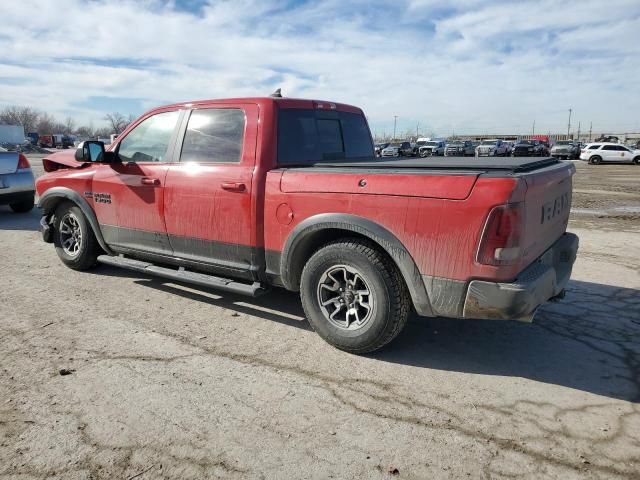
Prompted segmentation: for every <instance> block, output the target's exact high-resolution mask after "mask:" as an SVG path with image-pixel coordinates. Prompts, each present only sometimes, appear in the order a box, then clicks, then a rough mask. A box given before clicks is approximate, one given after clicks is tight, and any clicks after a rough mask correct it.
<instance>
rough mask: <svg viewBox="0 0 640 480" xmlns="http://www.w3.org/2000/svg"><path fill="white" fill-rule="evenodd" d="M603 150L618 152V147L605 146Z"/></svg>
mask: <svg viewBox="0 0 640 480" xmlns="http://www.w3.org/2000/svg"><path fill="white" fill-rule="evenodd" d="M602 150H618V147H617V146H615V145H605V146H604V147H602Z"/></svg>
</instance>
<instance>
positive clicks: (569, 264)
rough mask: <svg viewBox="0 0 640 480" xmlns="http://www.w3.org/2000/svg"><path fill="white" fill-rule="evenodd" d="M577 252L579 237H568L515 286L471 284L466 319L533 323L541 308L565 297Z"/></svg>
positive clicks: (557, 243)
mask: <svg viewBox="0 0 640 480" xmlns="http://www.w3.org/2000/svg"><path fill="white" fill-rule="evenodd" d="M577 252H578V237H577V236H576V235H574V234H572V233H565V234H564V235H563V236H562V237H560V239H558V241H556V243H554V244H553V246H552V247H551V248H549V249H548V250H547V251H546V252H545V253H544V254H543V255H542V256H541V257H540V258H538V260H536V261H535V262H534V263H533V264H531V265H530V266H529V267H527V268H526V269H525V270H524V271H522V272H521V273H520V275H518V278H517V279H516V280H515V281H514V282H513V283H495V282H487V281H484V280H472V281H471V282H470V283H469V287H468V288H467V293H466V297H465V300H464V306H463V311H462V316H463V318H477V319H490V320H520V321H525V322H530V321H532V320H533V316H534V314H535V312H536V310H537V308H538V307H539V306H540V305H542V304H543V303H545V302H546V301H548V300H549V299H551V298H553V297H556V296H558V295H561V294H562V293H563V290H564V288H565V286H566V285H567V282H568V281H569V278H570V277H571V270H572V268H573V264H574V262H575V260H576V255H577Z"/></svg>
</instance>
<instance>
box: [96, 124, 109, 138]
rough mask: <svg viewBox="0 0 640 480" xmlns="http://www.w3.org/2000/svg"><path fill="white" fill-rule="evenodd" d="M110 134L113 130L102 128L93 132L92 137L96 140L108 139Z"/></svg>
mask: <svg viewBox="0 0 640 480" xmlns="http://www.w3.org/2000/svg"><path fill="white" fill-rule="evenodd" d="M112 133H113V130H111V127H102V128H98V129H96V131H95V132H93V135H94V137H96V138H109V135H111V134H112Z"/></svg>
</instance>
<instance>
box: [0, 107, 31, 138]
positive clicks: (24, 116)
mask: <svg viewBox="0 0 640 480" xmlns="http://www.w3.org/2000/svg"><path fill="white" fill-rule="evenodd" d="M39 116H40V113H39V112H38V111H37V110H35V109H33V108H31V107H20V106H16V105H13V106H9V107H6V108H4V109H3V110H2V111H0V124H7V125H22V127H23V128H24V132H25V133H29V132H33V131H34V130H35V129H36V125H37V123H38V117H39Z"/></svg>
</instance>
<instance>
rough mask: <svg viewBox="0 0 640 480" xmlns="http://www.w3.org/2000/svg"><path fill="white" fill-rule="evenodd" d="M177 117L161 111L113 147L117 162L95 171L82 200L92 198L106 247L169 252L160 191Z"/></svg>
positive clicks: (171, 113) (162, 198)
mask: <svg viewBox="0 0 640 480" xmlns="http://www.w3.org/2000/svg"><path fill="white" fill-rule="evenodd" d="M181 113H182V112H180V111H177V110H173V111H165V112H160V113H156V114H153V115H151V116H149V117H147V118H145V119H143V120H142V121H141V122H140V123H138V124H137V125H136V126H135V127H134V128H133V129H132V130H130V131H129V132H128V133H127V134H126V136H124V137H122V138H121V139H119V140H120V141H119V142H118V144H117V145H116V146H115V147H114V148H113V151H114V152H116V155H117V156H118V158H119V160H120V161H119V162H116V163H110V164H104V165H100V166H99V167H98V169H97V171H96V174H95V176H94V177H93V183H92V191H91V192H85V196H87V197H90V198H91V199H92V200H93V204H94V208H95V211H96V216H97V217H98V222H99V223H100V228H101V230H102V234H103V236H104V238H105V241H106V242H107V243H108V244H109V245H111V246H113V247H121V248H123V249H131V250H136V251H146V252H152V253H157V254H167V255H170V254H171V253H172V251H171V246H170V244H169V240H168V237H167V231H166V227H165V225H164V196H163V189H164V185H165V177H166V174H167V169H168V168H169V167H168V165H169V162H171V161H172V159H173V147H174V145H175V139H176V135H177V125H178V119H179V118H180V115H181Z"/></svg>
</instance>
